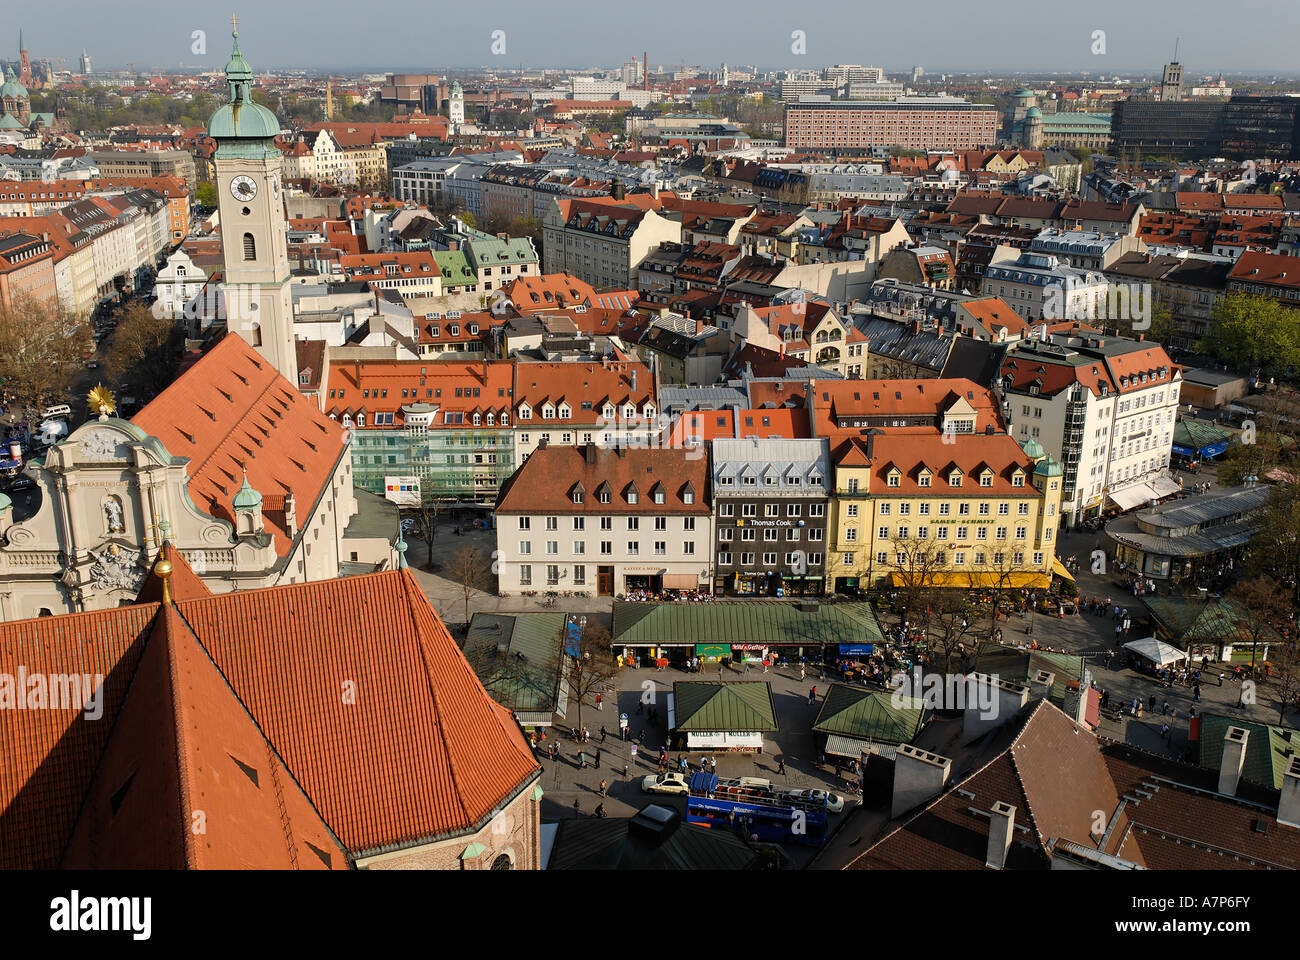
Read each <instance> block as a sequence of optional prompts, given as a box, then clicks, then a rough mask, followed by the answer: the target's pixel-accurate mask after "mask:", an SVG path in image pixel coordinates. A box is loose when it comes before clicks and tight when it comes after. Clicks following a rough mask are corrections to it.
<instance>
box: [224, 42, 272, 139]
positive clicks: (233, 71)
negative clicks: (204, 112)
mask: <svg viewBox="0 0 1300 960" xmlns="http://www.w3.org/2000/svg"><path fill="white" fill-rule="evenodd" d="M232 36H233V37H234V41H235V42H234V48H233V49H232V50H231V52H230V62H229V63H227V64H226V83H227V84H229V85H230V102H229V103H228V104H226V105H225V106H224V107H222V108H221V109H219V110H217V112H216V113H214V114H213V115H212V119H211V120H209V121H208V136H210V137H212V138H213V139H214V140H216V141H217V149H218V150H220V148H221V141H222V140H267V139H274V138H275V137H277V136H279V135H280V121H279V120H277V119H276V117H275V114H274V113H272V112H271V111H270V110H268V109H266V107H264V106H262V105H261V104H260V103H254V102H253V68H252V67H250V66H249V65H248V61H247V60H245V59H244V54H243V53H242V52H241V51H240V49H239V33H238V31H236V32H235V33H234V34H232Z"/></svg>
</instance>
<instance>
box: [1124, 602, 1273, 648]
mask: <svg viewBox="0 0 1300 960" xmlns="http://www.w3.org/2000/svg"><path fill="white" fill-rule="evenodd" d="M1145 599H1146V604H1147V609H1149V610H1150V611H1151V616H1153V617H1154V618H1155V620H1156V623H1158V624H1159V625H1160V629H1161V631H1162V632H1164V633H1165V634H1166V635H1167V636H1168V638H1169V639H1172V640H1176V641H1179V642H1180V643H1182V644H1183V646H1184V647H1185V646H1187V645H1188V644H1193V643H1212V644H1216V645H1217V644H1219V643H1232V642H1233V641H1237V640H1253V639H1255V637H1254V636H1252V633H1253V629H1252V627H1249V626H1248V627H1247V629H1246V630H1245V631H1244V632H1243V631H1241V630H1240V629H1239V628H1238V624H1254V623H1255V621H1256V619H1257V618H1256V617H1255V615H1254V614H1253V613H1251V612H1250V611H1249V610H1246V609H1245V608H1244V607H1242V606H1241V604H1239V603H1238V602H1237V601H1236V600H1232V599H1230V598H1228V597H1210V598H1209V599H1206V600H1202V599H1201V598H1200V597H1160V596H1154V597H1146V598H1145ZM1258 639H1260V640H1262V641H1266V642H1269V643H1273V642H1276V641H1277V640H1280V639H1281V637H1280V636H1279V635H1278V633H1277V631H1275V630H1274V629H1273V628H1271V627H1269V626H1268V625H1267V624H1260V625H1259V635H1258Z"/></svg>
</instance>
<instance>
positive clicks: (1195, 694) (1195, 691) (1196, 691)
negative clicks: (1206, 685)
mask: <svg viewBox="0 0 1300 960" xmlns="http://www.w3.org/2000/svg"><path fill="white" fill-rule="evenodd" d="M1192 702H1193V703H1200V702H1201V685H1200V684H1199V683H1198V684H1197V685H1196V686H1194V687H1192Z"/></svg>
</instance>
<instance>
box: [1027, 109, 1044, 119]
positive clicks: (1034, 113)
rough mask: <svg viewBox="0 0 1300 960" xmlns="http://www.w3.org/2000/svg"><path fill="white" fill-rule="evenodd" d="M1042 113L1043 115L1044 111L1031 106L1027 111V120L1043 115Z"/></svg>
mask: <svg viewBox="0 0 1300 960" xmlns="http://www.w3.org/2000/svg"><path fill="white" fill-rule="evenodd" d="M1042 115H1043V111H1041V110H1039V109H1038V108H1037V107H1030V108H1029V109H1028V110H1026V111H1025V119H1026V120H1028V119H1031V118H1033V117H1041V116H1042Z"/></svg>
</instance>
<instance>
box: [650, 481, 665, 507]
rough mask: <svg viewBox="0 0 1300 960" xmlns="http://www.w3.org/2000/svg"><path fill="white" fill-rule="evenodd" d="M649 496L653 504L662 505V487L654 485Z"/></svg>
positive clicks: (663, 498)
mask: <svg viewBox="0 0 1300 960" xmlns="http://www.w3.org/2000/svg"><path fill="white" fill-rule="evenodd" d="M650 496H652V497H654V501H655V503H659V504H662V503H663V502H664V500H665V497H664V488H663V486H662V485H661V484H658V483H656V484H655V486H654V489H653V490H651V491H650Z"/></svg>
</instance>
